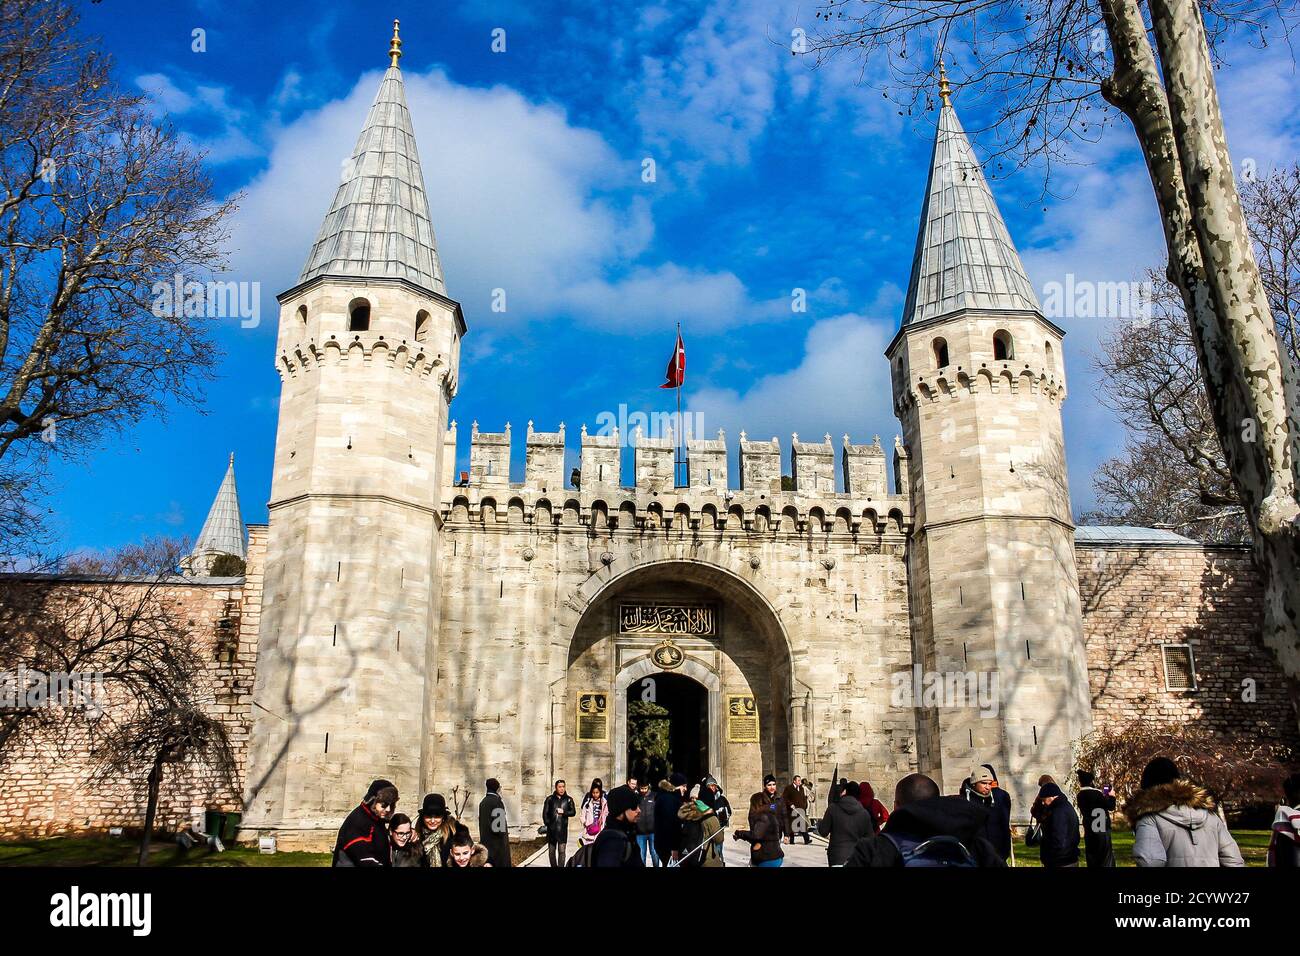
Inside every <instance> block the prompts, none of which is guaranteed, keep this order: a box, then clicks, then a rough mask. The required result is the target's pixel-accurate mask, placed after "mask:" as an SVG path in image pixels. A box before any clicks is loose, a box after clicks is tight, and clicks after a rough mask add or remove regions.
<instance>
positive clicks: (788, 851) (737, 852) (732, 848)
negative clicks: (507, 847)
mask: <svg viewBox="0 0 1300 956" xmlns="http://www.w3.org/2000/svg"><path fill="white" fill-rule="evenodd" d="M576 849H577V846H576V845H573V844H570V854H572V852H573V851H574V850H576ZM781 849H782V850H783V851H784V852H785V862H784V863H783V864H781V868H782V869H785V868H786V867H787V866H825V865H826V841H825V840H824V839H822V838H821V837H819V836H814V837H813V841H812V843H810V844H807V845H805V844H804V842H803V841H802V840H800V841H799V842H797V843H796V844H795V845H794V846H790V845H789V844H788V843H783V844H781ZM723 859H724V860H726V862H727V866H728V867H747V866H749V844H748V843H744V842H742V841H740V840H733V839H732V838H731V833H730V831H728V833H727V839H726V848H725V849H724V850H723ZM519 865H520V866H540V867H545V866H547V861H546V847H542V848H541V849H540V850H539V851H538V852H536V853H534V854H533V855H532V856H530V857H529V858H528V859H527V860H525V861H524V862H523V863H521V864H519Z"/></svg>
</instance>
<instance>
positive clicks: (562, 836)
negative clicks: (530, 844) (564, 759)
mask: <svg viewBox="0 0 1300 956" xmlns="http://www.w3.org/2000/svg"><path fill="white" fill-rule="evenodd" d="M565 790H566V785H565V783H564V781H563V780H557V781H555V789H554V790H552V791H551V795H550V796H549V797H547V798H546V802H545V803H543V804H542V824H543V826H544V829H545V830H546V852H547V854H548V857H549V860H550V863H551V866H564V861H565V858H566V857H565V849H566V847H567V845H568V842H569V817H572V816H576V815H577V812H578V811H577V808H576V807H575V806H574V805H573V797H571V796H569V795H568V793H566V792H565Z"/></svg>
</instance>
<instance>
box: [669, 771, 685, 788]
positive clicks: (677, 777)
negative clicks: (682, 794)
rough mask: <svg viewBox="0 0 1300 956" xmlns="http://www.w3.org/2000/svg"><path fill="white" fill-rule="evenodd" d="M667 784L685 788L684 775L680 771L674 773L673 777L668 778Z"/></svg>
mask: <svg viewBox="0 0 1300 956" xmlns="http://www.w3.org/2000/svg"><path fill="white" fill-rule="evenodd" d="M668 782H669V783H671V784H672V785H673V786H674V787H684V786H686V774H684V773H681V772H680V771H674V772H673V775H672V776H671V777H669V778H668Z"/></svg>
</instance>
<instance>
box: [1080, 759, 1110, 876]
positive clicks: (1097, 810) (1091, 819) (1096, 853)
mask: <svg viewBox="0 0 1300 956" xmlns="http://www.w3.org/2000/svg"><path fill="white" fill-rule="evenodd" d="M1075 776H1076V777H1078V778H1079V792H1078V793H1077V794H1075V797H1074V800H1075V803H1077V804H1078V805H1079V818H1080V820H1081V821H1082V822H1083V849H1084V859H1085V860H1086V861H1087V863H1088V866H1090V867H1093V866H1103V867H1104V866H1114V865H1115V848H1114V846H1112V845H1111V839H1110V815H1111V814H1112V813H1114V812H1115V794H1113V793H1111V792H1110V787H1106V788H1104V789H1101V790H1099V789H1097V787H1096V779H1095V778H1094V777H1093V775H1092V774H1091V773H1089V772H1088V771H1087V770H1077V771H1075Z"/></svg>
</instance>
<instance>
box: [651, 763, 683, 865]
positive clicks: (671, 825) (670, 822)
mask: <svg viewBox="0 0 1300 956" xmlns="http://www.w3.org/2000/svg"><path fill="white" fill-rule="evenodd" d="M685 798H686V775H685V774H682V773H674V774H673V775H672V776H671V777H669V778H668V779H667V780H664V781H660V783H659V795H658V796H657V797H655V853H656V854H657V855H658V857H659V859H660V861H661V862H662V863H663V864H664V866H667V865H668V861H669V860H675V859H677V858H678V857H679V856H681V852H682V821H681V820H679V819H677V811H678V810H679V809H680V808H681V805H682V801H683V800H684V799H685Z"/></svg>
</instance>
